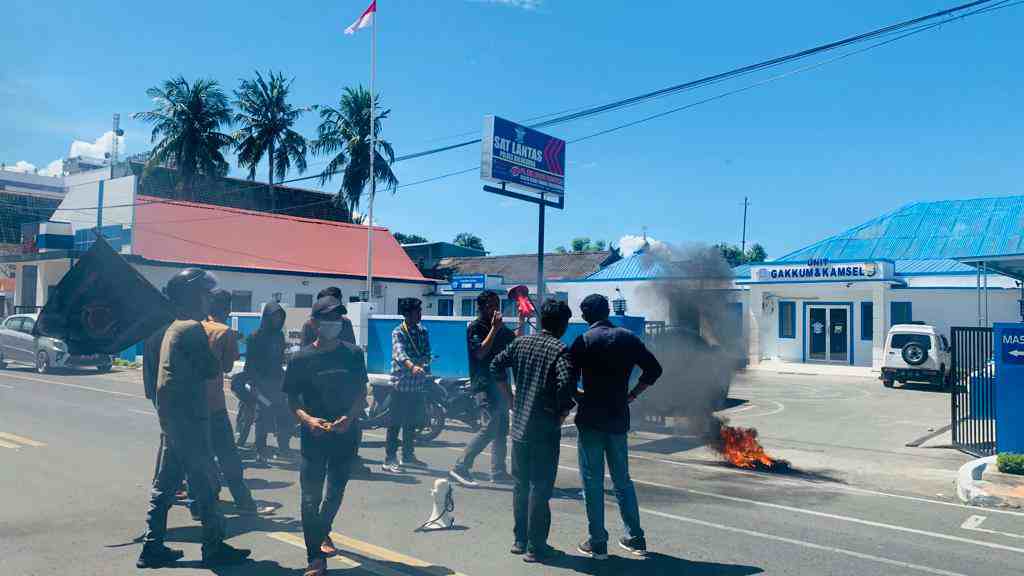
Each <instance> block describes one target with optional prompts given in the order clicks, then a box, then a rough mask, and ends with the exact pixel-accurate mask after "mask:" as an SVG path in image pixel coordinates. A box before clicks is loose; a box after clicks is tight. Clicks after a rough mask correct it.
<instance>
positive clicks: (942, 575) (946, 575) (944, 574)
mask: <svg viewBox="0 0 1024 576" xmlns="http://www.w3.org/2000/svg"><path fill="white" fill-rule="evenodd" d="M606 504H609V505H611V504H612V502H610V501H606ZM640 510H642V511H643V512H644V513H645V514H651V515H652V516H660V517H662V518H668V519H670V520H676V521H678V522H685V523H687V524H695V525H697V526H704V527H706V528H714V529H716V530H722V531H725V532H732V533H734V534H743V535H746V536H754V537H755V538H764V539H766V540H773V541H775V542H783V543H786V544H792V545H794V546H801V547H803V548H810V549H812V550H821V551H824V552H832V553H834V554H841V555H843V556H850V557H853V558H859V559H861V560H870V561H872V562H878V563H880V564H888V565H889V566H897V567H900V568H906V569H909V570H917V571H919V572H925V573H928V574H937V575H939V576H965V575H964V574H961V573H960V572H950V571H948V570H940V569H938V568H931V567H929V566H922V565H920V564H911V563H910V562H903V561H901V560H893V559H891V558H883V557H881V556H873V555H871V554H864V553H863V552H854V551H853V550H847V549H845V548H836V547H834V546H824V545H821V544H815V543H813V542H806V541H804V540H796V539H794V538H786V537H784V536H776V535H775V534H766V533H764V532H757V531H754V530H747V529H744V528H736V527H734V526H726V525H724V524H716V523H714V522H706V521H704V520H698V519H696V518H688V517H686V516H677V515H675V514H669V513H667V512H661V511H658V510H650V509H647V508H641V509H640Z"/></svg>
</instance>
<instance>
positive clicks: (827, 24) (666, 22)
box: [0, 0, 1024, 256]
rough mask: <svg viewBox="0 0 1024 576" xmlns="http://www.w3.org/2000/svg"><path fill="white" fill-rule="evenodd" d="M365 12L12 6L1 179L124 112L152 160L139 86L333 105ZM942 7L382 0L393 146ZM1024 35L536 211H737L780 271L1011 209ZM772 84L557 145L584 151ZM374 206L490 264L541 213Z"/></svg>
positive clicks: (462, 180) (590, 175)
mask: <svg viewBox="0 0 1024 576" xmlns="http://www.w3.org/2000/svg"><path fill="white" fill-rule="evenodd" d="M367 3H368V1H367V0H337V1H333V2H326V1H312V0H293V1H292V2H287V3H277V2H275V3H266V4H264V3H251V2H241V1H238V0H222V1H219V2H209V1H206V0H180V1H179V2H176V3H173V4H158V3H149V2H137V1H135V2H121V1H117V0H107V1H104V2H93V1H87V0H77V1H75V2H63V1H53V2H44V3H39V2H32V1H30V0H13V6H12V5H10V0H9V3H8V5H7V6H6V7H5V10H4V13H5V15H7V16H8V17H9V18H10V21H11V22H13V23H14V24H15V25H14V26H9V27H7V30H6V31H5V33H4V35H2V36H0V53H2V54H4V65H3V66H2V67H0V161H3V162H5V163H7V164H8V165H11V164H14V163H15V162H17V161H27V162H31V163H32V164H34V165H36V166H39V167H45V166H46V165H47V163H49V162H51V161H52V160H54V159H56V158H59V157H61V156H66V155H67V154H68V152H69V149H70V146H71V143H72V141H74V140H81V141H84V142H87V143H91V142H94V141H96V140H97V139H98V138H99V137H100V136H101V135H102V134H103V133H104V132H105V131H107V130H109V126H110V117H111V114H112V113H114V112H119V113H121V115H122V118H125V119H126V121H125V122H124V123H123V127H124V128H125V130H126V133H127V134H126V141H125V145H126V147H127V149H128V152H129V153H134V152H141V151H144V150H146V149H148V147H149V130H148V129H147V127H146V126H145V125H143V124H140V123H137V122H135V121H132V120H130V119H128V117H129V116H130V115H131V113H133V112H136V111H139V110H144V109H146V108H147V107H148V106H149V102H148V100H147V97H146V95H145V90H146V88H148V87H150V86H153V85H156V84H158V83H159V82H161V81H162V80H164V79H166V78H169V77H171V76H176V75H178V74H182V75H184V76H185V77H186V78H189V79H194V78H197V77H212V78H214V79H217V80H219V81H220V82H221V83H222V84H223V85H224V86H225V87H226V88H228V89H231V88H234V87H235V86H237V84H238V79H239V78H240V77H243V76H248V75H251V73H252V71H253V69H257V68H258V69H260V70H267V69H273V70H282V71H284V72H285V73H286V74H288V75H290V76H293V77H294V78H295V83H294V102H295V103H296V104H298V105H309V104H327V103H334V102H336V101H337V97H338V95H339V94H340V91H341V89H342V88H343V87H344V86H348V85H354V84H359V83H364V84H365V83H367V82H368V78H369V42H370V34H369V31H368V30H364V31H362V32H360V33H358V34H357V35H356V36H354V37H347V36H345V35H343V33H342V31H343V29H344V28H345V27H346V26H348V24H350V23H351V22H352V21H353V20H354V19H355V18H356V17H357V16H358V15H359V13H360V12H361V11H362V10H363V9H364V8H365V6H366V4H367ZM953 3H954V0H945V1H932V0H927V1H926V0H918V1H914V2H908V1H885V2H883V1H873V2H857V3H839V2H809V1H808V2H787V3H741V4H735V3H727V4H721V3H709V2H704V3H692V2H643V3H641V2H626V1H604V2H584V1H579V2H577V1H570V0H532V1H528V0H504V1H500V0H491V1H488V0H476V1H473V0H379V10H380V12H379V15H378V21H377V22H378V26H379V28H378V76H377V86H378V90H379V92H380V93H381V97H382V102H383V104H384V106H385V107H388V108H390V109H391V110H392V112H391V118H390V120H388V121H387V124H386V125H385V137H386V138H388V139H389V140H391V142H392V143H393V144H394V145H395V148H396V151H397V152H398V154H405V153H410V152H416V151H419V150H422V149H426V148H430V147H433V146H437V145H439V144H443V143H448V142H454V141H455V139H453V138H452V137H453V136H456V135H458V134H460V133H473V134H477V133H478V132H479V130H480V126H481V122H482V117H483V116H484V115H485V114H489V113H495V114H499V115H501V116H504V117H507V118H510V119H513V120H520V119H525V118H529V117H532V116H537V115H541V114H546V113H550V112H556V111H560V110H564V109H569V108H578V107H581V106H585V105H590V104H600V103H604V102H607V101H611V100H615V99H618V98H622V97H627V96H631V95H634V94H638V93H641V92H645V91H648V90H652V89H657V88H660V87H664V86H668V85H671V84H675V83H678V82H684V81H686V80H690V79H695V78H698V77H701V76H704V75H707V74H711V73H715V72H720V71H724V70H727V69H730V68H733V67H736V66H739V65H743V64H748V63H751V62H755V61H758V60H762V59H765V58H768V57H773V56H778V55H782V54H785V53H787V52H791V51H794V50H798V49H802V48H806V47H810V46H813V45H817V44H820V43H823V42H826V41H830V40H833V39H837V38H839V37H843V36H847V35H851V34H854V33H858V32H861V31H866V30H869V29H872V28H876V27H879V26H883V25H886V24H889V23H893V22H896V21H898V20H902V19H906V18H909V17H913V16H917V15H921V14H924V13H927V12H932V11H934V10H938V9H940V8H944V7H947V6H951V5H952V4H953ZM1022 24H1024V5H1022V6H1017V7H1011V8H1009V9H1006V10H1002V11H999V12H996V13H994V14H988V15H982V16H977V17H973V18H970V19H967V20H965V21H962V22H954V23H950V24H947V25H945V26H943V27H941V28H939V29H937V30H933V31H930V32H925V33H923V34H919V35H917V36H913V37H911V38H907V39H905V40H902V41H899V42H896V43H893V44H890V45H888V46H884V47H881V48H878V49H876V50H872V51H870V52H867V53H864V54H860V55H857V56H853V57H851V58H848V59H845V60H842V61H840V62H836V63H834V64H831V65H828V66H825V67H822V68H819V69H816V70H813V71H810V72H806V73H803V74H799V75H796V76H792V77H789V78H786V79H784V80H780V81H778V82H774V83H771V84H769V85H766V86H762V87H759V88H755V89H753V90H750V91H747V92H744V93H742V94H738V95H735V96H731V97H728V98H725V99H722V100H718V101H715V102H712V103H709V104H705V105H701V106H698V107H696V108H693V109H690V110H687V111H683V112H680V113H677V114H673V115H670V116H667V117H664V118H661V119H659V120H656V121H653V122H649V123H646V124H642V125H639V126H636V127H633V128H629V129H625V130H622V131H619V132H615V133H613V134H611V135H608V136H603V137H599V138H594V139H592V140H588V141H586V142H581V143H578V144H575V145H573V144H570V145H569V146H568V148H567V153H566V158H567V164H568V165H567V176H566V183H567V196H566V209H565V211H564V212H561V213H554V214H550V213H549V214H550V215H549V218H548V228H547V237H548V248H549V249H550V248H553V247H555V246H557V245H559V244H566V243H568V242H569V240H570V239H572V238H573V237H576V236H590V237H593V238H604V239H609V240H616V239H618V238H620V237H622V236H623V235H627V234H640V233H641V230H642V228H643V227H645V226H646V227H647V231H648V233H649V234H650V235H651V236H652V237H655V238H658V239H660V240H664V241H668V242H672V243H687V242H718V241H728V242H737V243H738V242H739V239H740V228H741V217H742V207H741V203H742V199H743V197H744V196H745V195H746V196H749V197H750V200H751V209H750V222H749V226H748V239H749V241H754V242H760V243H762V244H763V245H764V246H765V247H766V248H767V250H768V253H769V255H770V256H780V255H782V254H784V253H785V252H788V251H790V250H793V249H796V248H799V247H802V246H804V245H806V244H809V243H811V242H814V241H817V240H819V239H821V238H823V237H825V236H828V235H831V234H834V233H837V232H839V231H841V230H844V229H846V228H848V227H850V226H853V225H856V224H859V223H861V222H863V221H865V220H867V219H869V218H871V217H874V216H877V215H878V214H880V213H882V212H884V211H888V210H891V209H893V208H895V207H897V206H899V205H902V204H905V203H907V202H911V201H916V200H938V199H945V198H966V197H976V196H999V195H1008V194H1024V186H1022V185H1021V182H1022V181H1024V163H1022V162H1021V153H1020V149H1021V134H1024V118H1022V115H1021V114H1020V103H1021V102H1022V101H1024V100H1022V96H1024V76H1022V75H1021V74H1020V69H1019V55H1020V54H1024V37H1022V35H1021V34H1020V29H1021V27H1022ZM1014 54H1016V55H1017V56H1014ZM770 74H771V73H769V74H768V75H770ZM766 76H767V75H762V76H757V77H752V78H748V79H745V80H739V81H736V82H733V83H727V84H722V85H718V86H714V87H710V88H705V89H701V90H699V91H695V92H690V93H686V94H682V95H677V96H673V97H670V98H665V99H661V100H657V101H655V102H652V103H649V104H644V105H641V106H636V107H633V108H628V109H626V110H623V111H619V112H615V113H612V114H607V115H604V116H600V117H597V118H592V119H589V120H585V121H580V122H576V123H572V124H567V125H562V126H558V127H555V128H553V129H551V130H550V131H551V132H552V133H553V134H555V135H557V136H560V137H563V138H567V139H573V138H577V137H580V136H584V135H586V134H590V133H593V132H596V131H598V130H600V129H603V128H606V127H610V126H613V125H617V124H620V123H623V122H628V121H630V120H635V119H637V118H640V117H643V116H647V115H649V114H653V113H657V112H660V111H662V110H666V109H668V108H673V107H677V106H681V105H684V104H687V103H689V102H693V101H696V100H700V99H702V98H706V97H709V96H712V95H714V94H717V93H720V92H724V91H727V90H730V89H734V88H738V87H741V86H743V85H745V84H747V83H749V82H752V81H756V80H758V79H761V78H764V77H766ZM316 123H317V122H316V118H315V117H313V116H312V115H309V116H308V117H306V118H305V119H304V120H303V121H302V123H301V124H300V126H299V128H300V130H301V131H302V132H303V133H305V134H307V135H309V136H312V135H313V133H314V131H315V127H316ZM463 137H465V135H463ZM478 162H479V148H478V147H475V146H474V147H471V148H467V149H463V150H459V151H454V152H449V153H444V154H438V155H434V156H430V157H428V158H423V159H418V160H413V161H409V162H407V163H400V164H397V165H396V166H395V170H396V173H397V174H398V176H399V178H400V180H401V181H402V182H414V181H417V180H421V179H424V178H429V177H432V176H436V175H439V174H444V173H447V172H451V171H455V170H458V169H462V168H468V167H472V166H474V165H475V164H476V163H478ZM310 163H311V171H312V170H316V169H317V168H318V167H320V166H322V165H323V163H325V160H324V159H320V158H313V159H311V161H310ZM234 172H235V173H236V174H241V171H240V170H238V169H237V168H235V170H234ZM263 174H265V169H262V170H260V171H258V175H259V176H261V177H262V175H263ZM296 175H297V174H291V175H290V177H291V176H296ZM325 189H328V190H330V191H335V190H336V189H337V184H328V185H327V186H326V187H325ZM375 210H376V214H375V216H376V219H377V221H378V222H380V223H381V224H384V225H386V226H388V227H390V228H391V229H392V230H397V231H402V232H407V233H417V234H420V235H423V236H427V237H428V238H431V239H435V240H451V239H452V238H453V237H454V236H455V234H457V233H458V232H462V231H469V232H473V233H476V234H478V235H480V236H481V237H482V238H483V239H484V241H485V244H486V246H487V248H488V249H489V250H491V251H493V252H495V253H499V254H501V253H513V252H528V251H532V250H534V249H535V248H536V225H537V223H536V208H535V207H533V206H527V205H523V204H520V203H516V202H514V201H511V200H506V199H503V198H500V197H495V196H491V195H488V194H486V193H484V192H482V191H481V182H480V180H479V177H478V174H476V173H470V174H467V175H462V176H458V177H453V178H448V179H444V180H439V181H435V182H431V183H428V184H423V185H418V186H412V187H408V188H405V189H403V190H400V191H399V193H398V194H397V195H395V196H393V197H384V196H382V197H380V198H379V200H378V203H377V205H376V209H375Z"/></svg>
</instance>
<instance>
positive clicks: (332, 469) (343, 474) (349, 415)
mask: <svg viewBox="0 0 1024 576" xmlns="http://www.w3.org/2000/svg"><path fill="white" fill-rule="evenodd" d="M343 308H344V307H343V306H342V304H341V301H340V300H338V299H337V298H334V297H332V296H325V297H323V298H320V299H319V300H317V301H316V304H315V305H314V306H313V318H315V319H316V322H317V338H316V340H315V341H314V342H313V344H312V345H311V346H309V347H307V348H304V349H303V350H301V351H300V352H298V353H297V354H295V355H294V356H293V357H292V358H291V360H290V361H289V362H288V369H287V370H286V372H285V380H284V392H285V394H287V395H288V405H289V407H291V410H292V412H294V413H295V416H296V418H298V420H299V422H301V423H302V432H301V434H300V441H301V455H302V463H301V467H300V469H299V484H300V489H301V512H302V532H303V536H304V537H305V541H306V557H307V560H308V561H309V567H308V568H307V570H306V572H305V573H304V574H305V576H322V575H323V574H326V571H327V557H328V556H331V555H333V554H336V553H337V550H336V549H335V547H334V543H333V542H332V541H331V536H330V534H331V526H332V524H333V523H334V517H335V516H336V515H337V513H338V509H339V508H340V507H341V500H342V497H343V496H344V493H345V486H346V484H347V483H348V479H349V474H350V471H351V467H352V459H353V458H354V457H355V456H356V453H357V452H358V450H359V436H358V433H357V427H356V426H355V422H356V419H357V418H358V416H359V414H361V413H362V411H363V409H364V407H365V403H366V383H367V381H368V379H367V375H366V363H365V360H364V358H363V352H362V350H360V349H359V348H358V347H356V346H354V345H353V344H351V343H349V342H346V341H343V340H342V338H341V333H342V330H343V323H342V321H341V319H342V310H343ZM325 481H326V490H325Z"/></svg>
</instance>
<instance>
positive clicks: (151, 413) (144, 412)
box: [126, 408, 156, 416]
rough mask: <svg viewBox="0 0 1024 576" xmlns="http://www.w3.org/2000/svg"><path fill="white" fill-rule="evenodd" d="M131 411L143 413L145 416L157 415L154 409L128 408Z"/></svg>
mask: <svg viewBox="0 0 1024 576" xmlns="http://www.w3.org/2000/svg"><path fill="white" fill-rule="evenodd" d="M126 410H128V411H129V412H135V413H136V414H142V415H144V416H156V412H153V411H152V410H136V409H135V408H126Z"/></svg>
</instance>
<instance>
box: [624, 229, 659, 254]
mask: <svg viewBox="0 0 1024 576" xmlns="http://www.w3.org/2000/svg"><path fill="white" fill-rule="evenodd" d="M644 242H646V243H647V245H648V252H649V253H651V254H665V255H669V254H671V252H672V248H671V247H670V246H669V245H668V244H666V243H664V242H662V241H661V240H656V239H654V238H651V237H650V236H648V237H647V239H646V240H644V237H643V236H633V235H632V234H627V235H625V236H623V237H622V238H619V250H621V251H622V255H623V256H624V257H625V256H629V255H631V254H633V253H634V252H636V251H637V250H639V249H641V248H643V246H644Z"/></svg>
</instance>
